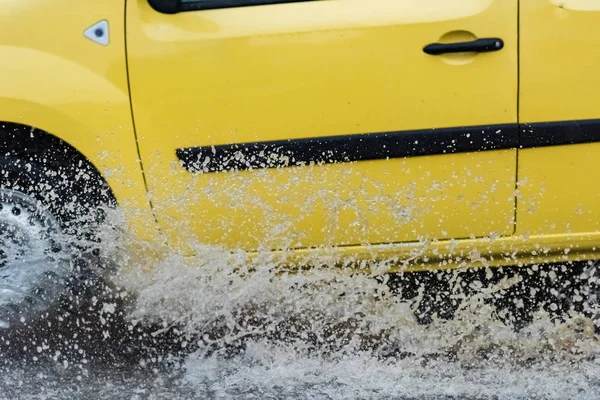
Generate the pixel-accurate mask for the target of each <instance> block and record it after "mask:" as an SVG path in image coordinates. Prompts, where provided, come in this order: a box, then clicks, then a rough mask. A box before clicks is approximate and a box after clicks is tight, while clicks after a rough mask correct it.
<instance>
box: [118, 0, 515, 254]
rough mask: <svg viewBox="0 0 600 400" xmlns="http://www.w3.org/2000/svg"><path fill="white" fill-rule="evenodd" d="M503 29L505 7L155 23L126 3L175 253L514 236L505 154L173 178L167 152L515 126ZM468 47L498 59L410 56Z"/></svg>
mask: <svg viewBox="0 0 600 400" xmlns="http://www.w3.org/2000/svg"><path fill="white" fill-rule="evenodd" d="M517 11H518V10H517V1H516V0H514V1H506V0H502V1H492V0H477V1H462V0H461V1H441V0H428V1H421V0H420V1H416V0H414V1H397V0H372V1H365V0H343V1H312V2H299V3H286V4H278V5H266V6H260V7H239V8H227V9H217V10H203V11H190V12H182V13H179V14H176V15H166V14H161V13H159V12H157V11H155V10H154V9H153V8H151V6H150V5H149V4H148V2H147V1H145V0H130V1H128V8H127V48H128V58H129V72H130V80H131V94H132V106H133V114H134V120H135V125H136V128H137V131H138V133H139V145H140V153H141V156H142V160H143V163H144V170H145V172H146V175H147V178H148V187H149V191H150V194H151V198H152V203H153V207H154V209H155V211H156V215H157V219H158V222H159V224H160V226H161V229H162V230H163V231H164V232H165V233H166V234H167V237H169V238H171V239H172V240H171V241H170V243H172V244H176V245H177V247H185V245H186V244H187V243H185V242H186V241H187V240H188V239H189V238H193V239H197V240H199V241H200V242H201V243H204V244H214V245H223V246H225V247H226V248H230V249H243V250H248V251H254V250H257V249H262V250H265V249H266V250H269V249H282V248H283V249H297V248H312V247H321V246H328V247H330V246H350V245H367V244H377V243H400V242H416V241H424V240H431V239H437V238H440V239H441V238H451V237H452V238H469V237H485V236H488V235H495V236H506V235H510V234H512V233H513V231H514V204H515V200H514V190H515V177H516V150H515V149H514V148H513V149H503V150H498V151H486V152H467V153H462V154H444V155H430V156H421V157H399V158H389V159H388V158H386V157H381V159H371V160H363V161H358V162H344V161H355V160H351V159H350V160H341V162H339V163H330V162H328V161H325V162H324V163H315V164H314V165H308V166H293V167H284V168H263V167H262V166H260V165H258V166H257V167H256V168H253V169H252V170H249V171H248V170H238V171H224V172H209V173H190V172H189V171H187V170H186V169H185V168H184V167H182V165H181V163H180V160H179V159H178V158H177V156H176V150H177V149H185V148H188V147H200V148H201V147H204V148H210V147H211V146H219V145H224V146H229V145H232V144H233V145H235V144H242V143H257V144H258V145H262V144H263V143H264V142H268V141H282V142H283V143H281V146H284V147H285V146H287V145H288V143H290V142H291V143H294V144H296V143H304V144H302V145H303V146H304V145H305V144H306V142H302V140H303V139H309V140H317V139H319V138H331V137H334V138H335V139H334V140H340V141H342V142H343V143H342V144H341V145H340V146H342V147H343V146H349V147H353V148H356V147H360V146H369V145H367V143H366V142H362V143H361V142H355V143H353V144H350V145H349V144H347V143H345V142H344V141H346V140H350V141H351V140H352V137H353V136H354V137H358V135H360V134H373V133H379V132H394V133H393V134H396V133H395V132H400V134H402V132H405V131H411V130H422V129H429V128H452V127H462V126H478V125H486V126H487V125H494V124H513V125H514V126H516V122H517V110H516V106H517V103H516V101H517V98H516V94H517ZM473 35H476V36H477V37H490V36H491V37H496V36H498V37H502V39H503V40H504V48H503V50H502V51H500V52H493V53H487V54H475V53H471V54H452V55H445V56H441V57H434V56H431V55H428V54H425V53H424V52H423V47H424V46H425V45H426V44H428V43H432V42H437V41H458V40H464V39H470V38H471V37H472V36H473ZM476 133H479V132H476ZM431 134H432V135H435V134H436V132H435V131H432V132H431ZM492 134H495V135H496V136H502V135H504V132H503V131H502V130H501V129H498V131H497V132H495V131H494V132H492ZM327 140H329V139H327ZM365 140H366V141H369V140H371V138H370V137H367V138H365ZM465 140H469V139H468V138H466V139H465ZM321 145H322V144H316V145H315V146H321ZM376 145H377V144H376ZM402 146H406V147H408V146H410V147H414V148H420V147H422V146H423V145H422V144H420V143H419V140H415V141H414V142H405V143H404V144H402ZM450 147H451V144H449V147H448V152H449V153H451V148H450ZM323 151H324V152H325V149H323ZM258 156H259V157H260V155H258ZM333 157H335V154H334V155H333Z"/></svg>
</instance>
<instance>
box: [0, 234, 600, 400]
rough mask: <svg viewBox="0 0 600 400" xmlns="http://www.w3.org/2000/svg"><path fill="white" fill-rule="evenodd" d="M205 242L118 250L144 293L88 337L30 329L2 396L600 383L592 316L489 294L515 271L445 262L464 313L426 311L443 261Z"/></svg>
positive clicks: (393, 393)
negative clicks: (188, 252) (522, 313)
mask: <svg viewBox="0 0 600 400" xmlns="http://www.w3.org/2000/svg"><path fill="white" fill-rule="evenodd" d="M111 232H112V231H111ZM103 241H104V246H105V247H104V250H106V251H107V252H108V253H109V254H117V253H119V251H121V250H122V246H123V243H125V242H124V241H123V238H122V237H118V238H112V237H111V234H109V233H108V231H107V233H106V235H105V237H104V238H103ZM196 250H197V251H196V252H197V255H196V256H195V257H193V258H184V257H182V256H179V255H177V254H173V253H169V252H168V251H167V252H165V256H164V257H163V258H162V259H160V260H158V261H155V263H156V265H152V268H147V267H148V265H145V264H144V261H141V260H127V258H126V257H123V254H118V255H115V256H114V257H115V259H118V260H120V262H121V263H122V264H123V268H121V269H120V270H119V271H118V273H117V274H116V275H115V276H114V277H112V282H111V283H112V284H113V285H114V286H111V288H112V287H116V288H118V289H111V290H114V292H115V293H123V292H125V291H126V292H128V293H131V294H134V300H133V301H132V302H131V303H129V304H128V305H129V307H121V306H120V305H119V304H117V303H118V302H115V301H113V300H110V301H105V300H103V299H99V300H98V307H97V309H98V310H100V311H99V314H98V315H99V316H95V317H94V318H97V319H98V321H100V322H99V323H98V326H99V327H98V329H97V330H89V331H87V333H85V334H83V335H81V336H80V337H72V335H71V336H67V335H64V336H63V337H61V338H60V340H57V341H56V342H55V343H50V342H49V341H48V338H49V337H51V336H54V337H59V336H57V335H62V334H63V333H56V332H51V331H50V330H47V331H41V333H39V334H38V335H37V336H36V335H33V334H32V335H31V340H30V342H31V343H30V344H29V345H24V346H23V347H27V349H21V347H20V348H19V349H18V350H19V351H18V352H17V355H11V356H8V355H7V356H1V357H0V369H1V370H2V374H1V377H0V387H1V388H2V389H3V391H2V392H1V393H0V398H7V399H8V398H67V397H73V396H78V397H80V398H83V397H96V398H111V399H112V398H156V399H160V398H257V399H259V398H260V399H265V398H301V399H309V398H310V399H346V398H373V399H375V398H376V399H387V398H390V399H391V398H394V399H398V398H400V399H438V398H439V399H454V398H472V399H480V398H497V399H509V398H510V399H513V398H545V399H546V398H557V399H558V398H577V399H595V398H598V397H599V396H600V345H599V343H598V336H597V335H596V333H595V332H594V329H593V327H592V326H590V324H589V321H587V320H585V319H584V318H582V317H581V316H580V315H577V314H575V313H572V314H571V315H569V314H566V315H564V316H563V317H562V319H559V320H557V319H556V318H554V317H553V316H552V315H551V314H550V313H549V312H548V311H547V309H548V308H544V307H542V308H541V309H540V310H537V311H536V312H535V313H533V316H532V318H531V320H530V321H529V323H528V324H526V325H525V326H524V327H523V328H522V329H514V328H513V327H511V326H510V324H507V323H505V320H503V319H502V318H501V316H502V311H501V310H500V308H499V307H498V303H497V302H496V303H495V302H494V301H489V300H490V299H494V298H496V299H497V298H503V299H504V300H506V297H507V296H509V297H510V296H514V295H515V292H510V288H511V287H516V286H518V283H519V279H515V276H514V275H511V274H510V273H506V274H505V275H506V276H505V277H502V278H500V277H499V278H498V279H496V280H493V281H490V282H484V281H483V280H481V279H479V278H477V276H479V275H477V272H473V274H475V275H474V276H476V278H473V279H472V280H471V281H470V282H471V283H470V284H468V285H464V284H462V283H461V282H463V281H464V280H462V278H461V277H464V276H466V274H468V272H466V271H454V272H449V273H447V275H444V276H445V277H444V278H443V279H445V280H446V281H448V282H455V283H457V285H456V286H455V287H453V288H451V289H450V290H449V291H448V292H449V293H451V296H454V297H453V298H457V299H460V298H462V301H461V302H460V303H456V306H455V310H454V311H455V312H454V318H451V319H448V318H444V317H443V316H441V317H438V316H436V315H432V316H429V317H428V318H429V319H427V320H426V321H425V322H424V320H423V319H422V318H419V314H418V312H417V311H418V307H419V306H418V304H419V302H421V303H423V299H424V298H425V297H426V293H425V292H426V289H427V286H428V284H429V283H431V282H432V281H431V279H434V280H435V279H438V278H436V275H435V274H434V275H432V276H433V278H431V276H430V277H429V278H423V279H422V280H420V279H421V278H414V277H416V276H417V275H416V274H414V275H411V276H412V277H406V279H407V280H406V282H408V281H409V280H410V281H411V283H410V284H409V283H406V285H405V286H403V289H404V292H403V293H397V292H396V291H395V290H394V286H393V285H391V283H390V282H391V280H388V279H387V278H386V277H385V276H383V277H382V276H374V275H370V274H367V273H356V272H352V271H349V270H340V268H339V267H333V266H328V265H327V262H324V263H323V265H321V266H319V267H315V268H313V269H310V270H308V271H304V272H302V273H296V272H290V271H284V270H282V269H281V268H280V267H279V266H278V265H276V264H274V263H272V262H269V261H265V260H264V259H263V260H262V261H254V262H251V261H250V260H249V259H248V257H247V256H246V254H244V253H243V252H233V253H232V252H227V251H223V250H222V249H219V248H214V247H208V246H201V245H198V246H197V248H196ZM125 264H127V265H125ZM373 270H377V268H374V269H373ZM527 271H528V272H529V273H532V269H531V268H530V269H528V270H527ZM488 273H489V272H488ZM495 274H496V273H495ZM407 275H408V274H407ZM484 275H485V274H484ZM496 275H499V274H496ZM427 279H429V280H427ZM438 280H439V279H438ZM461 288H462V289H461ZM463 289H464V290H463ZM408 292H410V293H408ZM411 293H412V294H411ZM439 296H440V295H439V294H435V295H433V297H431V298H430V300H431V299H433V300H436V299H438V297H439ZM113 298H114V297H113ZM515 299H516V297H515ZM509 300H510V301H509V303H511V302H512V300H513V298H512V297H510V299H509ZM512 303H516V304H517V308H519V305H518V303H519V301H517V300H515V301H514V302H512ZM429 304H430V305H431V307H432V308H434V309H435V308H436V306H435V301H433V302H431V301H430V303H429ZM551 308H552V307H550V309H551ZM439 309H441V308H439ZM80 318H86V317H85V316H84V317H80ZM87 318H90V317H87ZM102 321H103V322H102ZM86 335H87V336H86ZM63 339H64V340H63ZM2 340H6V338H2ZM27 340H29V339H26V340H25V342H27ZM92 341H95V342H96V346H99V347H97V348H96V349H95V350H93V351H92V350H90V349H89V348H86V346H85V344H86V343H88V342H92ZM44 343H46V344H44ZM98 343H100V344H98ZM21 345H22V343H20V345H19V346H21ZM133 348H134V350H131V349H133ZM21 350H23V351H21Z"/></svg>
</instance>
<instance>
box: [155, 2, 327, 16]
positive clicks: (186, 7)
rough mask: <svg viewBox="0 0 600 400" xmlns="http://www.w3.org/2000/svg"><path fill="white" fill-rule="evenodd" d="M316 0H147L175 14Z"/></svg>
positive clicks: (156, 6)
mask: <svg viewBox="0 0 600 400" xmlns="http://www.w3.org/2000/svg"><path fill="white" fill-rule="evenodd" d="M305 1H316V0H190V1H181V0H148V3H149V4H150V6H151V7H152V8H153V9H154V10H156V11H158V12H160V13H163V14H177V13H179V12H182V11H202V10H216V9H220V8H238V7H251V6H266V5H273V4H287V3H302V2H305Z"/></svg>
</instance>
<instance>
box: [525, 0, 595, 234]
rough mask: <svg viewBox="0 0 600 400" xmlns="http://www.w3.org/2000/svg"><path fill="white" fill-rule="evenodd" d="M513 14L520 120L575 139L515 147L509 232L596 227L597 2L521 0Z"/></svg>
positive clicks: (564, 231) (574, 230)
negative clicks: (513, 223)
mask: <svg viewBox="0 0 600 400" xmlns="http://www.w3.org/2000/svg"><path fill="white" fill-rule="evenodd" d="M520 19H521V21H520V24H521V29H520V36H521V39H520V40H521V46H520V51H521V55H520V102H519V108H520V109H519V119H520V122H521V123H523V124H525V129H526V130H527V127H528V125H527V124H532V126H533V128H532V129H534V130H535V127H536V126H538V127H542V128H543V124H544V123H553V124H554V125H556V126H561V125H564V123H563V122H562V121H574V122H573V123H571V124H570V126H569V127H568V128H567V129H566V130H560V131H559V130H554V132H552V131H550V130H549V129H547V128H545V129H544V128H543V129H544V131H543V134H544V135H547V136H550V135H552V136H560V135H565V136H566V135H576V137H577V136H578V137H580V138H581V140H580V141H579V142H578V143H576V144H568V145H555V146H542V144H543V143H540V146H539V147H534V148H526V149H523V150H519V203H518V205H517V220H518V223H517V232H518V233H519V234H522V235H549V234H569V233H577V234H579V233H586V232H587V233H593V232H599V231H600V186H599V185H598V184H597V183H596V176H598V174H599V173H600V163H599V160H600V143H598V140H599V139H600V137H599V135H600V124H597V123H596V121H595V119H596V120H597V119H598V118H600V98H599V97H598V93H600V74H598V65H600V52H598V51H597V50H596V49H598V47H599V46H600V30H599V29H598V23H599V22H600V3H599V2H586V1H573V0H570V1H560V2H559V1H550V0H527V1H521V14H520ZM594 141H595V142H594ZM555 143H556V142H555Z"/></svg>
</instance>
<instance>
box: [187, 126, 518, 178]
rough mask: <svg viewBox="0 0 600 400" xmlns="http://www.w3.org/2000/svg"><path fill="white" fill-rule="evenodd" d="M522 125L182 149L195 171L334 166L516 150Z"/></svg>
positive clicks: (188, 163)
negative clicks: (308, 165)
mask: <svg viewBox="0 0 600 400" xmlns="http://www.w3.org/2000/svg"><path fill="white" fill-rule="evenodd" d="M517 144H518V129H517V124H502V125H487V126H468V127H455V128H440V129H424V130H414V131H400V132H381V133H368V134H357V135H343V136H329V137H317V138H308V139H291V140H277V141H269V142H255V143H241V144H227V145H219V146H205V147H189V148H183V149H177V150H176V153H177V158H179V160H180V161H181V164H182V166H183V167H184V168H186V169H187V170H188V171H190V172H217V171H230V170H250V169H264V168H282V167H293V166H300V165H306V164H333V163H340V162H354V161H366V160H381V159H387V158H401V157H415V156H427V155H437V154H455V153H466V152H475V151H485V150H500V149H510V148H516V147H517Z"/></svg>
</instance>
